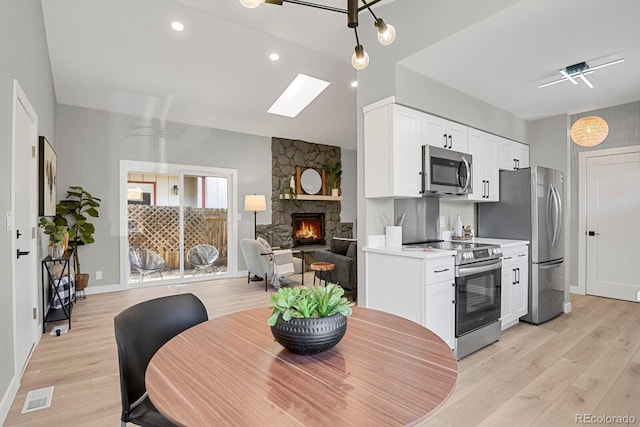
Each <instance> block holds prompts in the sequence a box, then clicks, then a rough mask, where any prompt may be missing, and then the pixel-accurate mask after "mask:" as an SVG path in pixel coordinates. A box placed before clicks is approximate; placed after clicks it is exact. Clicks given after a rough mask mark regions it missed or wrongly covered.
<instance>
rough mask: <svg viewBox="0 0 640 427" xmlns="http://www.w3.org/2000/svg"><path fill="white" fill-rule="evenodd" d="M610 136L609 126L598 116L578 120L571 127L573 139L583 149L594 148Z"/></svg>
mask: <svg viewBox="0 0 640 427" xmlns="http://www.w3.org/2000/svg"><path fill="white" fill-rule="evenodd" d="M607 135H609V124H608V123H607V121H606V120H605V119H603V118H602V117H598V116H588V117H583V118H581V119H578V120H577V121H576V122H575V123H574V124H573V125H572V126H571V139H572V140H573V142H575V143H576V144H578V145H580V146H582V147H593V146H596V145H598V144H600V143H601V142H602V141H604V140H605V138H606V137H607Z"/></svg>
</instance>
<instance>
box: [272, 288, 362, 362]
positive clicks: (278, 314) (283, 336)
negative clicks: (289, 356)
mask: <svg viewBox="0 0 640 427" xmlns="http://www.w3.org/2000/svg"><path fill="white" fill-rule="evenodd" d="M270 302H271V307H272V308H273V313H272V314H271V316H270V317H269V319H268V320H267V324H268V325H269V326H271V333H272V334H273V337H274V338H275V339H276V341H278V342H279V343H280V345H282V346H283V347H284V348H286V349H288V350H290V351H293V352H294V353H298V354H316V353H320V352H322V351H325V350H328V349H330V348H331V347H333V346H335V345H336V344H337V343H338V342H340V340H341V339H342V337H343V336H344V334H345V332H346V331H347V317H346V316H349V315H351V312H352V309H351V307H352V306H353V303H351V302H349V300H347V299H346V298H345V297H344V289H342V288H341V287H340V286H338V285H335V284H333V283H327V284H326V286H311V287H304V286H299V287H293V288H280V289H278V292H274V293H272V294H271V298H270Z"/></svg>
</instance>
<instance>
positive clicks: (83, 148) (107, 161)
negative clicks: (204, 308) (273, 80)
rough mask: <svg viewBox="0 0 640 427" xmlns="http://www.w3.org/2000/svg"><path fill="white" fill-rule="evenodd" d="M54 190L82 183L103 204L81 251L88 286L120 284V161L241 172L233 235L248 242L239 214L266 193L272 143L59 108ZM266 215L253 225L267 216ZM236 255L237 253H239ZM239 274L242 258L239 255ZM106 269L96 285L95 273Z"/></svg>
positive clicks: (248, 220) (245, 216)
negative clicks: (250, 199)
mask: <svg viewBox="0 0 640 427" xmlns="http://www.w3.org/2000/svg"><path fill="white" fill-rule="evenodd" d="M57 131H58V171H59V172H58V173H59V178H58V189H59V190H58V191H61V192H62V191H64V190H66V188H68V186H69V185H82V186H83V187H84V188H85V189H87V190H88V191H90V192H91V193H92V194H94V195H95V196H97V197H100V198H102V206H101V208H100V213H101V215H100V218H98V219H97V220H96V221H95V226H96V234H95V238H96V243H95V244H93V245H90V246H86V247H83V248H81V251H82V252H81V254H80V255H81V258H82V269H83V272H85V273H90V274H91V275H92V279H91V282H90V286H91V287H94V286H101V285H114V284H119V282H120V246H119V245H120V236H119V225H120V217H119V194H118V192H119V167H120V160H132V161H145V162H158V163H172V164H181V165H193V166H205V167H221V168H230V169H237V170H238V206H233V207H230V208H231V209H234V210H235V211H236V212H237V213H239V214H241V217H242V220H241V221H240V222H239V226H238V228H239V230H238V237H239V238H240V239H242V238H251V237H253V215H252V214H250V213H248V212H244V196H245V195H246V194H253V193H257V194H271V162H270V160H269V159H271V138H267V137H262V136H255V135H248V134H242V133H237V132H230V131H225V130H219V129H211V128H204V127H199V126H192V125H185V124H180V123H171V122H168V123H165V124H164V125H161V124H160V123H159V122H158V121H149V120H147V119H144V118H141V117H136V116H130V115H124V114H116V113H110V112H106V111H100V110H92V109H87V108H81V107H73V106H68V105H59V106H58V120H57ZM267 207H268V209H269V211H268V212H267V213H265V214H263V215H258V216H259V218H258V222H259V223H261V222H266V221H268V218H271V211H270V206H267ZM238 250H239V249H238ZM236 256H237V257H238V261H239V268H240V269H244V268H246V267H245V266H244V259H243V258H242V256H241V255H240V253H239V252H238V253H237V254H236ZM96 270H102V271H103V280H102V281H96V280H95V279H94V277H95V271H96Z"/></svg>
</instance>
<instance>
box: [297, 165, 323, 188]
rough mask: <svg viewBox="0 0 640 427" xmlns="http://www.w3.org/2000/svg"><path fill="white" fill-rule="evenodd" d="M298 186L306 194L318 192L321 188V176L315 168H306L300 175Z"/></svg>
mask: <svg viewBox="0 0 640 427" xmlns="http://www.w3.org/2000/svg"><path fill="white" fill-rule="evenodd" d="M300 186H301V187H302V190H303V191H304V192H305V193H307V194H318V192H320V190H321V189H322V177H321V176H320V174H319V173H318V171H317V170H315V169H313V168H307V169H305V170H304V171H303V172H302V175H301V176H300Z"/></svg>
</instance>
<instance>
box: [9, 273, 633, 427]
mask: <svg viewBox="0 0 640 427" xmlns="http://www.w3.org/2000/svg"><path fill="white" fill-rule="evenodd" d="M312 280H313V276H309V279H307V277H305V283H311V282H312ZM185 292H192V293H194V294H196V295H197V296H198V297H199V298H200V299H201V300H202V301H203V302H204V304H205V306H206V308H207V311H208V313H209V316H210V317H217V316H221V315H224V314H227V313H231V312H234V311H238V310H243V309H248V308H253V307H260V306H265V305H267V304H268V300H269V293H268V292H264V282H262V283H254V282H252V283H249V284H247V283H246V278H237V279H221V280H215V281H205V282H199V283H190V284H189V285H188V286H186V287H180V288H177V287H171V288H168V287H167V286H156V287H147V288H140V289H132V290H129V291H124V292H114V293H109V294H99V295H89V297H88V298H87V299H86V300H84V301H80V302H79V303H78V304H76V307H75V308H74V311H73V321H72V329H71V331H70V332H69V333H67V334H65V335H62V336H60V337H55V336H50V335H48V334H47V335H43V336H42V339H41V342H40V344H39V345H38V347H37V348H36V349H35V351H34V354H33V355H32V358H31V360H30V362H29V365H28V366H27V369H26V371H25V374H24V375H23V378H22V383H21V386H20V389H19V391H18V394H17V397H16V399H15V400H14V402H13V405H12V407H11V409H10V412H9V415H8V417H7V419H6V421H5V426H12V427H13V426H21V427H25V426H29V427H30V426H33V427H40V426H42V425H44V424H46V425H60V426H65V427H66V426H71V427H76V426H92V427H95V426H98V427H101V426H105V427H107V426H116V425H118V424H119V417H120V410H121V408H120V385H119V378H118V365H117V355H116V349H115V338H114V334H113V317H114V316H115V315H116V314H117V313H119V312H120V311H122V310H123V309H124V308H126V307H128V306H130V305H133V304H135V303H137V302H140V301H144V300H146V299H150V298H155V297H159V296H164V295H171V294H179V293H185ZM571 301H572V313H569V314H563V315H561V316H560V317H558V318H556V319H554V320H552V321H550V322H547V323H545V324H543V325H540V326H533V325H529V324H524V323H521V324H518V325H517V326H514V327H513V328H510V329H509V330H507V331H505V333H504V334H503V336H502V338H501V340H500V341H498V342H497V343H495V344H493V345H491V346H488V347H486V348H485V349H482V350H480V351H478V352H476V353H474V354H472V355H470V356H469V357H467V358H465V359H463V360H461V361H460V376H459V381H458V384H457V385H456V389H455V390H454V393H453V394H452V396H451V398H450V399H449V400H448V401H447V402H445V404H444V405H443V406H441V407H440V408H439V409H438V410H436V411H435V412H434V414H433V415H432V416H431V417H430V418H429V419H428V420H426V421H425V422H423V423H422V424H420V425H423V426H431V427H433V426H436V427H441V426H455V427H460V426H462V427H465V426H467V425H468V426H476V425H480V424H482V423H483V422H484V425H487V426H489V425H491V426H509V427H510V426H518V425H523V426H524V425H536V426H545V427H546V426H562V425H567V426H569V425H575V416H576V413H578V411H582V410H586V409H589V410H590V411H593V412H594V415H595V414H596V413H600V412H606V413H607V414H608V415H625V414H627V413H628V414H631V415H633V414H635V415H634V416H636V417H637V418H640V414H638V407H639V405H638V399H639V397H638V392H639V386H638V384H639V383H640V381H639V378H638V376H639V372H640V343H639V342H638V337H639V335H640V334H639V333H638V331H639V330H640V323H639V321H640V320H639V319H640V314H639V313H640V304H638V303H630V302H625V301H617V300H611V299H606V298H597V297H591V296H580V295H572V296H571ZM48 329H49V326H48ZM50 385H55V386H56V388H55V391H54V396H53V401H52V405H51V407H50V408H48V409H44V410H41V411H36V412H32V413H30V414H25V415H21V414H20V410H21V409H22V404H23V403H24V398H25V396H26V393H27V391H29V390H33V389H37V388H42V387H47V386H50ZM474 402H475V403H474ZM517 414H519V416H520V418H519V419H518V417H515V416H516V415H517ZM514 417H515V418H514ZM365 421H366V420H365ZM636 421H637V422H640V419H637V420H636ZM365 424H366V423H365ZM363 425H364V424H363ZM636 425H637V424H636Z"/></svg>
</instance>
